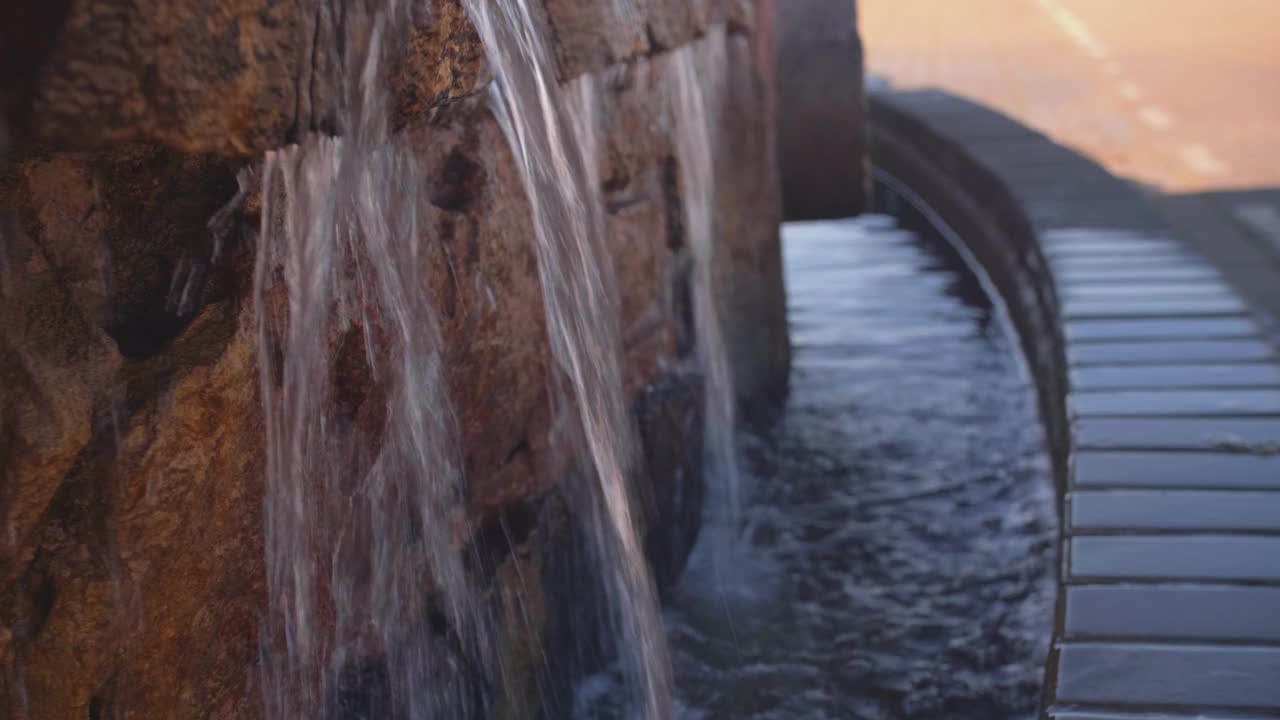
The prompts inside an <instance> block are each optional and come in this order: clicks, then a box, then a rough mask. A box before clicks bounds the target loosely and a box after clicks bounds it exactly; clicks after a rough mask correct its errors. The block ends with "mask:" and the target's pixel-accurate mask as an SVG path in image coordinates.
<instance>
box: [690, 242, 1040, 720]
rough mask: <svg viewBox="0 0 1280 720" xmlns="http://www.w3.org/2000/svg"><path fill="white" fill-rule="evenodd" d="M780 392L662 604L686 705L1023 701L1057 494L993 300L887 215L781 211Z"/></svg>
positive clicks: (871, 714)
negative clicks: (728, 497)
mask: <svg viewBox="0 0 1280 720" xmlns="http://www.w3.org/2000/svg"><path fill="white" fill-rule="evenodd" d="M784 256H785V262H786V280H787V288H788V294H789V298H790V311H789V312H790V322H791V332H792V340H793V343H794V359H793V363H794V367H793V370H792V377H791V395H790V400H789V402H788V404H787V407H786V410H785V413H784V415H783V416H782V418H781V420H780V421H779V422H778V424H777V425H776V426H775V427H774V428H772V429H771V430H770V432H769V434H768V436H767V437H743V438H742V443H741V444H742V455H743V472H744V474H745V475H746V476H747V478H748V480H747V483H748V485H749V488H748V489H747V498H748V500H747V503H746V507H745V509H744V515H745V517H744V520H745V523H746V528H747V529H746V531H745V533H744V535H743V537H742V539H741V540H740V541H739V542H737V543H736V544H735V545H734V547H733V549H732V550H730V551H727V552H726V551H725V550H724V549H723V547H722V546H721V549H720V550H716V549H715V548H716V547H717V546H718V545H721V544H719V543H716V542H712V540H714V538H715V537H716V536H717V529H716V528H708V529H707V532H706V533H704V538H703V539H704V540H705V542H702V543H700V546H699V548H698V550H697V551H696V552H695V556H694V558H693V559H692V560H691V564H690V568H689V571H688V573H687V574H686V576H685V577H684V579H683V580H682V581H681V585H680V587H679V588H678V591H677V593H676V597H675V599H674V602H673V604H672V606H671V607H670V608H669V610H668V614H667V624H668V628H669V631H670V634H671V642H672V652H673V655H674V664H675V673H676V681H677V684H678V687H679V692H678V694H679V697H680V703H681V706H682V707H681V716H682V717H687V718H734V719H737V718H776V719H778V720H798V719H800V718H815V719H816V718H876V719H881V718H884V719H889V718H895V719H896V718H930V719H936V718H948V719H951V720H957V719H964V718H973V719H975V720H977V719H979V718H980V719H982V720H998V719H999V718H1025V717H1032V716H1033V715H1034V713H1035V710H1036V706H1037V703H1038V701H1039V691H1040V683H1041V679H1042V672H1043V670H1042V668H1043V662H1044V657H1045V653H1046V650H1047V645H1048V637H1049V631H1050V628H1051V624H1052V613H1053V600H1054V593H1055V579H1054V572H1053V568H1054V562H1055V557H1056V549H1055V538H1056V534H1057V530H1056V510H1055V506H1054V500H1053V490H1052V482H1051V479H1050V470H1049V463H1048V459H1047V455H1046V451H1045V446H1044V439H1043V436H1042V431H1041V428H1040V425H1039V421H1038V417H1037V414H1036V407H1035V398H1034V394H1033V390H1032V388H1031V386H1030V382H1029V380H1028V378H1027V377H1026V376H1025V373H1024V372H1023V370H1022V366H1021V364H1020V363H1019V360H1018V356H1017V355H1016V347H1015V345H1014V343H1013V342H1012V341H1011V339H1010V337H1009V334H1008V333H1007V331H1006V327H1005V324H1004V322H1003V320H1002V318H1001V317H1000V316H999V315H998V314H997V313H996V312H995V311H994V310H993V308H992V306H991V304H990V302H989V301H988V298H987V297H986V295H985V294H984V293H983V291H982V288H981V286H980V285H979V284H978V282H977V281H976V279H975V278H974V277H973V276H972V275H970V274H969V273H968V272H967V271H966V270H965V269H964V268H963V266H962V265H960V264H959V263H958V261H957V260H956V259H955V258H953V257H951V256H950V255H949V251H948V250H947V249H945V248H944V247H943V246H941V245H940V241H938V242H935V243H931V242H927V241H922V240H921V238H919V237H917V236H916V235H914V234H912V233H909V232H907V231H904V230H901V229H899V228H897V227H896V226H895V224H894V222H893V221H892V220H891V219H889V218H887V217H883V216H870V217H865V218H860V219H856V220H850V221H841V222H832V223H811V224H793V225H788V226H786V228H785V230H784Z"/></svg>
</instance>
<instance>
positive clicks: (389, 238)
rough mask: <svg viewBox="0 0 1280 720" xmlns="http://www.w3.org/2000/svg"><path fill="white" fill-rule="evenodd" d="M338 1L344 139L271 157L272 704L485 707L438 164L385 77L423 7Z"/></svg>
mask: <svg viewBox="0 0 1280 720" xmlns="http://www.w3.org/2000/svg"><path fill="white" fill-rule="evenodd" d="M334 12H335V13H340V14H341V16H342V17H341V20H342V27H343V33H344V35H345V37H344V42H343V43H342V44H340V45H339V47H337V48H334V49H333V53H334V54H335V58H337V61H338V65H337V66H338V67H340V68H341V70H340V73H339V74H340V77H339V78H338V80H339V81H340V87H341V90H342V98H343V101H342V102H341V103H340V108H339V118H338V122H339V127H340V128H341V129H342V136H341V137H327V136H322V135H310V136H308V137H306V138H305V139H303V140H302V142H301V143H299V144H298V145H294V146H290V147H287V148H284V149H282V150H277V151H273V152H269V153H267V156H266V159H265V162H264V167H263V170H262V188H263V191H262V226H261V237H260V240H259V249H258V259H257V268H256V275H255V292H254V299H255V305H256V326H257V330H258V354H259V364H260V367H261V373H260V385H261V388H260V390H261V396H262V403H263V408H264V413H265V422H266V432H267V458H266V469H267V487H266V499H265V513H266V517H265V526H266V560H267V573H268V575H267V581H268V592H269V600H268V609H267V612H266V615H265V617H264V619H263V631H262V637H263V641H262V667H261V671H262V683H263V691H264V700H265V705H266V715H267V716H268V717H273V718H325V717H346V716H350V717H357V716H364V717H397V718H439V717H451V718H454V717H458V718H461V717H469V716H475V715H482V714H484V712H483V709H482V708H479V707H477V706H476V703H480V702H483V700H477V698H480V697H483V696H484V695H486V694H487V693H486V692H485V690H484V688H487V687H489V686H491V685H492V684H493V677H494V672H493V669H492V667H493V662H492V660H491V654H490V653H489V652H488V651H487V650H486V648H487V643H486V642H485V638H486V637H487V634H486V632H485V627H486V624H487V623H486V619H485V617H484V613H483V611H482V610H480V609H479V608H480V607H481V604H480V603H479V602H478V601H477V598H475V597H474V593H473V591H472V589H471V586H470V584H469V581H468V579H467V577H466V575H465V573H464V568H463V564H462V558H461V554H460V552H459V551H458V550H457V547H456V546H457V539H456V536H457V535H460V534H462V533H463V532H465V531H462V530H460V529H459V528H458V527H457V525H459V524H460V521H455V520H452V519H454V518H458V517H461V512H460V510H459V505H460V503H461V496H462V488H461V484H462V478H461V477H460V471H459V467H458V464H457V462H456V458H457V457H458V448H457V437H456V430H455V422H454V418H453V416H452V414H451V410H450V404H449V398H448V397H447V390H446V386H445V382H444V377H443V369H442V364H441V338H440V333H439V329H438V326H437V323H436V318H435V314H434V311H433V308H432V307H431V304H430V302H429V301H428V298H427V291H426V289H425V288H424V287H423V282H422V278H423V277H424V276H425V272H424V270H425V268H424V262H425V259H424V252H425V242H424V239H423V233H424V228H423V227H422V226H421V225H420V218H419V206H418V203H419V202H420V200H419V198H421V197H422V196H423V195H424V193H423V192H422V171H421V169H420V168H419V166H418V163H417V162H416V160H415V157H414V155H413V153H412V152H410V151H409V150H408V149H407V148H405V147H403V146H401V144H400V143H399V141H397V140H396V139H395V138H393V137H391V135H390V133H389V130H388V118H387V115H386V108H387V101H386V100H387V99H386V91H385V89H384V88H382V87H381V85H380V82H379V60H380V58H382V57H383V56H385V55H386V53H387V52H389V51H390V49H392V48H394V47H395V45H394V43H395V42H396V37H394V36H395V35H396V33H393V32H390V31H393V30H399V29H402V28H405V27H407V25H408V23H409V21H410V20H411V19H412V17H411V13H412V12H413V9H412V8H410V7H407V6H405V5H404V4H401V3H396V2H394V0H392V2H390V3H388V4H387V6H385V7H382V8H380V9H378V10H374V11H369V12H363V11H362V10H361V6H359V5H358V4H352V5H351V6H350V7H346V8H338V9H335V10H334Z"/></svg>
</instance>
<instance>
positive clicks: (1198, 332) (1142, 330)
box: [1065, 317, 1257, 348]
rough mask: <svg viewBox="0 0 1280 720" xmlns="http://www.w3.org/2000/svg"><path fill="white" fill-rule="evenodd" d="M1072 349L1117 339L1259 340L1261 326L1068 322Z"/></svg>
mask: <svg viewBox="0 0 1280 720" xmlns="http://www.w3.org/2000/svg"><path fill="white" fill-rule="evenodd" d="M1065 326H1066V334H1067V340H1068V341H1069V343H1068V344H1069V346H1070V347H1073V348H1074V347H1077V346H1080V345H1085V344H1089V343H1095V342H1101V343H1106V342H1112V341H1116V340H1121V341H1124V340H1168V339H1189V338H1195V339H1204V340H1217V339H1222V338H1252V337H1257V327H1256V326H1255V325H1254V323H1253V321H1252V320H1250V319H1249V318H1245V317H1214V318H1142V319H1130V318H1124V319H1101V318H1094V319H1078V320H1070V319H1068V320H1067V321H1066V323H1065Z"/></svg>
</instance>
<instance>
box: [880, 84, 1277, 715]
mask: <svg viewBox="0 0 1280 720" xmlns="http://www.w3.org/2000/svg"><path fill="white" fill-rule="evenodd" d="M870 109H871V120H872V122H871V135H872V158H873V161H874V162H875V163H876V164H877V165H878V166H879V167H880V168H882V171H883V172H887V173H888V174H889V175H891V176H892V177H894V178H896V179H897V181H899V182H900V183H901V184H902V185H904V186H907V187H909V188H911V190H913V191H914V192H916V193H918V194H919V196H920V197H921V199H922V200H923V202H924V203H927V204H928V206H929V207H931V208H932V209H934V210H936V212H937V214H938V215H939V216H940V219H941V220H942V221H943V222H944V223H946V224H947V225H949V226H950V227H951V228H952V229H953V230H955V231H956V233H957V234H958V236H959V237H960V238H961V239H963V240H964V241H965V242H966V243H967V244H968V245H969V247H970V250H971V251H972V253H973V255H974V256H975V257H976V258H977V260H978V261H979V262H980V263H981V264H982V265H983V266H984V268H985V270H986V272H987V274H988V275H989V276H990V277H991V279H992V281H993V284H994V285H995V286H996V288H997V290H998V291H999V292H1000V294H1001V296H1002V297H1003V298H1004V301H1005V303H1006V304H1007V306H1008V309H1009V314H1010V316H1011V318H1012V320H1013V322H1014V324H1015V325H1016V327H1017V329H1018V330H1019V333H1020V335H1021V339H1022V346H1023V350H1024V353H1025V355H1026V357H1027V360H1028V363H1029V365H1030V366H1031V369H1032V371H1033V373H1034V374H1035V375H1036V377H1037V380H1038V389H1039V394H1040V399H1041V409H1042V417H1043V420H1044V422H1045V425H1046V428H1047V430H1048V436H1049V444H1050V448H1049V449H1050V453H1051V456H1052V458H1053V460H1054V469H1055V475H1056V479H1057V483H1058V488H1059V494H1060V498H1061V500H1062V506H1063V509H1064V514H1065V517H1064V520H1063V525H1062V528H1063V549H1062V552H1063V554H1064V557H1065V561H1064V562H1063V563H1062V566H1061V568H1062V573H1063V576H1062V581H1063V583H1064V589H1063V592H1061V593H1060V595H1059V603H1058V609H1057V616H1056V619H1055V628H1054V641H1055V642H1054V648H1053V650H1052V651H1051V653H1050V657H1049V659H1048V664H1047V668H1046V682H1045V689H1044V690H1045V691H1044V703H1043V705H1042V717H1044V718H1060V719H1061V720H1067V719H1068V718H1074V719H1075V720H1103V719H1106V720H1113V719H1115V720H1120V719H1122V718H1133V717H1144V718H1145V717H1160V718H1170V719H1172V718H1179V717H1193V716H1194V717H1214V718H1235V717H1239V716H1240V714H1239V711H1240V710H1246V711H1247V714H1248V715H1249V716H1250V717H1262V716H1265V717H1275V716H1276V715H1275V713H1276V712H1280V695H1277V691H1276V687H1277V686H1276V685H1275V684H1274V682H1273V679H1274V678H1275V677H1276V673H1277V671H1278V670H1277V669H1278V668H1280V648H1277V647H1276V646H1275V633H1276V626H1275V623H1274V622H1273V619H1272V618H1271V614H1270V613H1268V612H1266V610H1267V609H1269V608H1270V605H1271V601H1273V600H1274V597H1275V588H1274V585H1275V584H1276V583H1278V582H1280V564H1278V563H1277V561H1276V560H1275V557H1276V554H1277V553H1280V544H1277V543H1280V538H1277V535H1276V532H1277V526H1276V524H1275V523H1274V522H1272V521H1271V520H1270V519H1268V518H1267V517H1259V516H1258V514H1257V512H1256V511H1257V510H1258V509H1259V508H1266V507H1270V506H1271V505H1274V504H1276V503H1277V502H1280V492H1277V490H1280V408H1278V407H1277V405H1276V401H1277V399H1278V396H1277V390H1280V359H1278V358H1277V355H1276V352H1275V349H1274V348H1273V347H1272V346H1271V345H1270V344H1269V342H1268V341H1267V340H1266V339H1265V337H1264V336H1263V335H1262V333H1261V332H1260V331H1259V329H1258V327H1257V326H1256V325H1255V324H1254V323H1253V322H1252V321H1251V319H1250V317H1249V312H1250V310H1251V308H1250V307H1249V306H1248V305H1247V304H1246V303H1244V302H1243V301H1242V300H1241V299H1240V298H1239V296H1238V295H1237V294H1236V292H1235V290H1234V289H1233V288H1232V287H1230V285H1229V284H1228V283H1226V282H1224V281H1223V279H1222V278H1221V277H1220V275H1219V274H1218V272H1217V271H1216V270H1215V269H1214V268H1213V267H1212V266H1211V265H1209V264H1208V263H1207V262H1206V261H1205V260H1204V259H1202V258H1201V257H1200V256H1199V255H1198V254H1196V253H1195V252H1194V251H1192V250H1191V249H1190V248H1188V247H1185V246H1183V245H1182V244H1181V243H1179V242H1177V241H1174V240H1170V239H1169V238H1172V237H1174V236H1175V234H1174V233H1173V232H1171V228H1169V227H1167V226H1165V225H1164V224H1163V223H1162V222H1161V221H1160V220H1158V219H1157V216H1156V215H1155V213H1154V212H1153V211H1152V210H1151V208H1150V207H1149V206H1148V204H1147V201H1146V199H1145V197H1143V196H1142V195H1141V194H1140V193H1139V192H1138V191H1137V190H1136V189H1134V188H1133V187H1131V186H1129V185H1128V184H1126V183H1125V182H1123V181H1121V180H1119V179H1117V178H1114V177H1112V176H1111V175H1109V174H1108V173H1106V171H1105V170H1103V169H1102V168H1101V167H1099V166H1098V165H1096V164H1095V163H1093V162H1092V161H1090V160H1088V159H1087V158H1084V157H1082V156H1080V155H1078V154H1076V153H1074V152H1072V151H1070V150H1068V149H1067V148H1064V147H1062V146H1059V145H1056V144H1054V143H1053V142H1052V141H1050V140H1049V139H1048V138H1046V137H1044V136H1043V135H1041V134H1039V133H1036V132H1035V131H1033V130H1031V129H1029V128H1026V127H1024V126H1022V125H1021V124H1019V123H1017V122H1016V121H1013V120H1012V119H1010V118H1008V117H1006V116H1003V115H999V114H997V113H995V112H993V111H991V110H988V109H986V108H983V107H981V106H978V105H975V104H973V103H971V102H969V101H966V100H963V99H961V98H957V97H954V96H951V95H947V94H946V93H943V92H940V91H932V90H926V91H917V92H899V93H892V92H889V93H885V94H881V95H873V96H872V98H871V100H870ZM1077 488H1089V489H1088V490H1083V489H1082V490H1081V491H1080V492H1079V493H1078V497H1076V496H1073V492H1074V491H1075V490H1076V489H1077ZM1073 498H1074V501H1073ZM1260 602H1261V603H1263V605H1259V604H1258V603H1260ZM1232 608H1235V609H1236V611H1235V612H1233V611H1232V610H1231V609H1232ZM1124 618H1131V620H1132V621H1124ZM1078 640H1085V641H1086V642H1078ZM1153 641H1155V642H1154V643H1153ZM1244 643H1255V644H1256V645H1245V644H1244ZM1224 669H1225V670H1228V671H1229V672H1227V673H1226V674H1225V675H1224V674H1222V673H1221V672H1219V671H1222V670H1224ZM1258 712H1261V713H1263V715H1256V713H1258ZM1152 713H1155V714H1152Z"/></svg>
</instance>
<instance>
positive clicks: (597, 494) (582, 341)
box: [466, 0, 671, 718]
mask: <svg viewBox="0 0 1280 720" xmlns="http://www.w3.org/2000/svg"><path fill="white" fill-rule="evenodd" d="M526 1H527V0H467V3H466V7H467V11H468V13H469V15H470V17H471V20H472V23H473V24H474V25H475V27H476V29H477V30H478V32H479V34H480V39H481V41H482V42H483V44H484V47H485V51H486V54H487V55H488V58H489V62H490V64H491V66H492V67H493V71H494V75H495V77H496V78H497V82H496V83H495V85H494V89H493V101H494V110H495V114H496V115H497V117H498V118H499V121H500V122H501V123H502V125H503V130H504V131H505V133H506V135H507V140H508V143H509V144H510V146H511V149H512V153H513V154H514V155H515V158H516V162H517V165H518V167H519V169H520V172H521V175H522V179H523V181H524V186H525V191H526V193H527V194H528V197H529V201H530V205H531V207H532V211H533V224H534V232H535V235H536V239H537V246H538V269H539V273H540V276H541V282H542V292H543V302H544V305H545V308H546V315H547V324H548V331H549V334H550V339H551V346H552V353H553V355H554V356H555V359H556V361H557V364H558V366H559V369H560V371H561V372H562V373H563V374H564V376H565V377H566V379H567V381H568V385H569V387H570V388H571V392H572V398H571V400H572V406H573V409H574V410H575V411H576V413H577V415H578V419H579V420H580V423H581V427H582V435H583V437H584V439H585V442H586V448H587V450H588V454H589V456H590V460H591V473H592V474H593V475H594V477H595V480H596V483H595V484H594V485H593V488H594V491H593V495H594V497H589V498H585V499H582V507H581V510H582V512H583V513H584V514H586V515H587V516H589V517H588V519H587V525H588V527H589V528H594V529H595V531H596V533H597V537H596V541H597V542H596V543H595V544H596V547H595V548H593V549H594V550H595V551H596V552H598V553H599V554H600V555H601V562H602V565H601V567H602V569H603V570H604V571H605V572H606V573H608V574H609V575H610V588H609V591H608V595H609V597H610V601H611V603H610V604H611V610H612V615H613V620H614V622H615V624H616V630H617V632H618V634H619V636H620V640H621V645H622V651H623V655H624V657H623V658H622V659H623V665H624V667H625V668H626V670H627V672H628V675H629V679H630V681H631V687H632V688H633V689H634V690H635V691H636V694H637V698H636V704H637V708H638V712H640V713H642V714H643V716H644V717H648V718H668V717H670V715H671V675H670V673H671V670H670V661H669V659H668V655H667V644H666V635H665V632H664V630H663V626H662V620H661V616H660V615H659V611H658V605H657V599H656V596H655V593H654V589H653V583H652V579H651V578H650V576H649V571H648V567H647V565H646V563H645V559H644V556H643V551H642V548H641V545H640V539H639V532H638V530H637V527H636V520H635V517H634V515H633V513H632V509H631V502H630V497H629V495H630V493H629V489H628V484H627V478H628V477H629V476H630V473H631V471H632V469H633V466H634V463H633V456H634V452H635V449H634V438H633V436H632V430H631V426H630V422H629V418H628V415H627V411H626V407H625V404H624V399H623V390H622V372H621V368H620V364H619V348H620V343H619V340H618V330H617V327H616V324H617V314H616V310H615V308H614V307H613V302H612V297H611V295H610V290H609V288H610V285H611V283H610V281H609V266H608V265H607V264H606V263H603V262H601V256H602V252H601V248H600V247H599V244H600V243H601V242H602V241H603V238H604V232H603V225H602V219H601V210H600V207H601V201H600V198H599V196H598V193H599V187H598V183H596V182H593V179H592V173H591V171H590V170H589V168H590V167H591V163H590V162H588V161H589V160H591V161H594V160H595V158H594V157H590V156H586V155H585V154H584V146H586V147H590V146H591V145H592V144H593V143H594V142H595V141H594V139H593V138H594V137H595V136H596V135H597V134H598V130H597V129H596V128H595V127H594V126H593V123H591V122H590V118H589V117H586V116H585V114H586V113H585V110H586V109H587V108H589V107H591V104H592V103H591V102H589V101H590V100H591V97H590V96H591V95H592V94H593V88H594V84H592V83H591V82H590V81H583V82H582V83H580V84H578V85H576V86H575V87H576V88H577V89H578V90H579V92H580V93H582V94H583V95H584V96H585V97H583V99H582V100H581V101H580V102H579V107H578V108H577V109H578V110H579V112H577V113H570V112H569V108H568V101H567V99H566V97H565V96H564V94H563V93H562V90H561V88H560V87H559V86H558V85H557V84H556V82H555V77H554V75H553V74H552V69H551V64H550V55H549V54H548V52H547V48H546V46H545V44H544V41H543V38H542V37H541V34H540V33H539V31H538V26H537V25H536V24H535V23H534V20H533V16H532V15H531V13H530V10H529V7H528V6H527V4H526ZM584 133H585V143H584V142H583V140H584Z"/></svg>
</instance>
